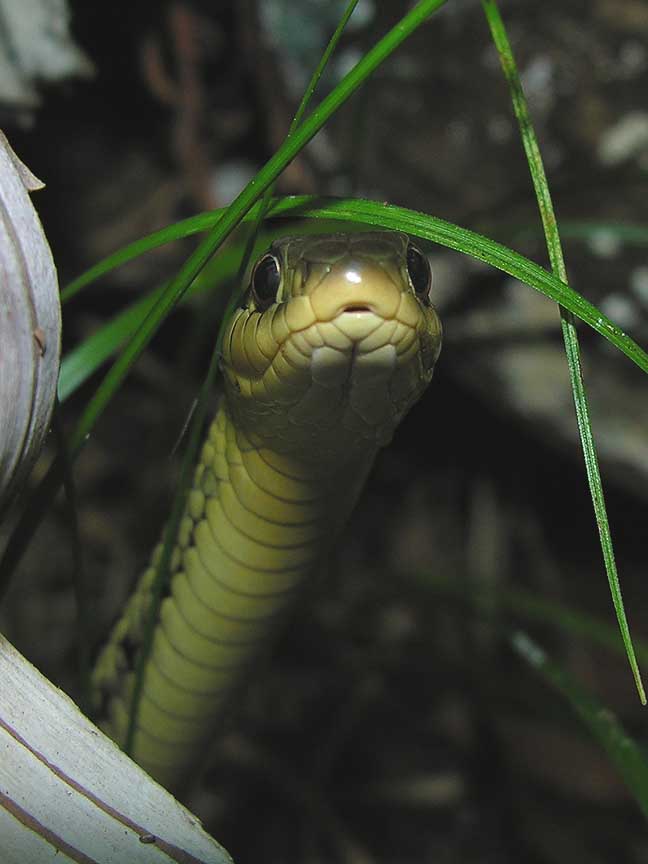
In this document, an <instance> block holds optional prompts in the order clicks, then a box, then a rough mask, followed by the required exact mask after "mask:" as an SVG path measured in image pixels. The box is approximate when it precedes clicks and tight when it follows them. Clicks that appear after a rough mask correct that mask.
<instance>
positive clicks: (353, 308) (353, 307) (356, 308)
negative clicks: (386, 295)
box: [342, 303, 371, 312]
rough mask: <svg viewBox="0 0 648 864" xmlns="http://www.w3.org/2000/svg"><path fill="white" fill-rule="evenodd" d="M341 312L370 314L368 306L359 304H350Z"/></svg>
mask: <svg viewBox="0 0 648 864" xmlns="http://www.w3.org/2000/svg"><path fill="white" fill-rule="evenodd" d="M342 312H371V309H370V308H369V306H364V305H361V304H360V303H351V304H349V305H348V306H345V307H344V308H343V309H342Z"/></svg>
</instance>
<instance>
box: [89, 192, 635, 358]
mask: <svg viewBox="0 0 648 864" xmlns="http://www.w3.org/2000/svg"><path fill="white" fill-rule="evenodd" d="M221 213H222V211H218V212H216V213H214V214H207V215H205V214H201V215H199V216H192V217H190V218H189V219H185V220H183V221H182V222H178V223H176V224H175V225H173V226H171V227H170V228H165V229H164V231H160V232H157V233H156V234H151V235H149V236H148V237H146V238H144V241H145V245H146V249H147V250H149V249H153V248H155V247H157V246H159V245H162V243H164V242H169V240H171V239H174V240H177V239H181V238H183V237H188V236H191V235H192V234H196V233H199V232H200V231H204V230H205V229H206V228H207V227H210V226H213V225H214V224H216V223H217V222H218V220H219V218H220V214H221ZM255 214H256V211H254V210H253V211H251V212H250V213H249V214H248V215H247V216H246V219H253V218H255ZM268 215H269V217H271V218H273V219H274V218H285V219H291V220H294V219H296V218H302V219H311V220H319V219H323V220H327V225H326V230H331V227H330V222H331V221H337V222H338V223H344V224H345V225H346V226H349V225H350V226H352V227H353V229H354V230H357V229H358V226H359V225H360V224H362V225H364V226H373V227H380V228H391V229H393V230H395V231H404V232H406V233H408V234H412V235H413V236H416V237H420V238H421V239H422V240H427V241H429V242H430V243H437V244H439V245H441V246H445V247H447V248H448V249H454V250H455V251H457V252H462V253H463V254H465V255H470V256H471V257H472V258H475V259H476V260H478V261H483V262H484V263H486V264H488V265H489V266H491V267H497V268H498V269H499V270H501V271H502V272H504V273H508V274H509V275H510V276H513V277H515V278H516V279H518V280H519V281H520V282H524V283H525V284H526V285H528V286H529V287H531V288H534V289H535V290H536V291H539V292H540V293H541V294H544V295H545V296H546V297H549V298H550V299H551V300H554V301H556V302H557V303H560V304H561V305H562V306H565V308H567V309H569V310H570V311H571V312H573V313H574V315H576V316H577V317H578V318H580V319H581V321H583V322H584V323H585V324H587V325H588V326H590V327H591V328H592V329H593V330H595V331H596V332H597V333H599V334H600V335H601V336H603V337H604V338H605V339H607V340H608V341H609V342H611V343H612V344H613V345H614V346H615V347H616V348H618V349H619V350H620V351H621V352H622V353H623V354H625V355H626V356H627V357H628V358H629V359H630V360H632V362H633V363H635V364H636V365H637V366H638V367H639V368H640V369H642V370H643V371H644V372H648V353H646V352H645V351H644V350H643V348H641V347H640V346H639V345H638V344H637V343H636V342H635V341H634V340H633V339H631V338H630V337H629V336H628V335H627V334H626V333H625V332H624V331H623V330H622V329H621V328H620V327H618V326H617V325H616V324H614V322H613V321H612V320H611V319H610V318H609V317H608V316H607V315H605V314H604V313H603V312H601V310H600V309H598V308H597V307H596V306H594V304H592V303H590V302H589V300H586V299H585V298H584V297H582V296H581V295H580V294H579V293H578V292H577V291H574V289H573V288H571V287H570V286H569V285H567V284H565V283H564V282H563V281H561V280H560V279H558V278H556V277H555V276H554V275H553V274H551V273H549V272H548V271H547V270H545V269H544V268H543V267H540V265H539V264H536V263H535V262H534V261H531V260H530V259H528V258H525V257H524V256H523V255H520V254H519V253H518V252H515V251H514V250H513V249H509V248H508V247H507V246H502V245H501V244H500V243H496V242H495V241H494V240H491V239H490V238H488V237H484V236H483V235H482V234H477V233H475V232H474V231H470V230H468V229H467V228H462V227H461V226H459V225H454V224H452V223H451V222H446V221H445V220H444V219H440V218H438V217H436V216H430V215H428V214H427V213H420V212H418V211H416V210H408V209H407V208H405V207H396V206H395V205H392V204H384V203H382V202H377V201H368V200H365V199H362V198H357V199H355V198H354V199H345V198H319V197H313V196H307V195H304V196H293V197H289V198H281V199H276V200H275V201H274V202H273V204H272V207H271V209H270V211H269V214H268ZM302 230H303V231H306V230H313V229H312V228H310V229H309V228H308V226H306V228H304V229H301V228H300V231H302ZM277 233H280V232H277ZM138 242H139V241H138ZM135 246H136V244H131V246H129V247H126V249H128V252H129V254H128V257H127V258H126V259H124V258H123V256H122V253H123V252H124V250H123V249H122V250H119V253H115V255H114V256H110V257H108V258H106V259H105V260H104V261H103V262H101V266H102V274H103V273H107V272H109V271H110V270H113V269H115V268H116V267H118V266H119V264H120V263H123V260H131V259H132V258H134V257H136V254H138V253H137V252H136V250H135V248H134V247H135ZM93 269H94V268H93ZM89 274H90V271H88V272H87V273H85V274H82V276H81V277H79V278H80V280H82V281H83V284H90V282H91V281H92V279H90V278H89ZM86 277H88V278H86ZM94 278H98V277H94ZM75 281H76V280H75Z"/></svg>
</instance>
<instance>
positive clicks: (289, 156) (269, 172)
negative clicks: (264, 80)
mask: <svg viewBox="0 0 648 864" xmlns="http://www.w3.org/2000/svg"><path fill="white" fill-rule="evenodd" d="M444 2H445V0H420V2H419V3H417V4H416V6H415V7H414V8H413V9H412V10H411V12H409V13H408V14H407V15H405V16H404V17H403V18H402V19H401V20H400V21H399V22H398V24H397V25H396V26H395V27H393V28H392V29H391V30H390V31H389V33H388V34H387V35H386V36H384V37H383V38H382V39H381V40H379V42H377V43H376V45H374V47H373V48H372V49H371V50H369V51H368V52H367V54H365V56H364V57H363V58H362V59H361V60H360V61H359V62H358V63H357V65H356V66H354V68H353V69H351V71H350V72H348V73H347V75H346V76H345V77H344V78H343V79H342V81H341V82H340V83H339V84H338V85H337V87H336V88H335V89H334V90H333V91H332V92H331V93H330V94H329V95H328V96H327V97H326V98H325V99H324V100H323V101H322V103H321V104H320V106H319V107H318V108H317V109H316V110H315V111H314V112H313V113H312V114H311V115H310V116H309V117H308V118H307V119H306V120H305V121H304V123H303V124H302V125H301V126H300V127H299V129H297V130H296V131H295V133H294V134H293V135H291V136H290V137H289V138H287V139H286V141H285V142H284V144H283V146H282V147H281V148H280V149H279V150H278V151H277V152H276V153H275V154H274V156H272V157H271V158H270V159H269V160H268V162H267V163H266V164H265V165H264V166H263V168H261V170H260V171H259V172H258V174H257V175H256V176H255V177H254V178H253V179H252V180H251V181H250V183H248V185H247V186H246V187H245V188H244V189H243V191H242V192H241V193H240V194H239V195H238V197H237V198H236V199H235V200H234V201H233V202H232V203H231V205H230V206H229V207H228V208H227V209H226V210H225V211H223V213H222V214H221V217H220V219H219V220H218V222H217V223H216V225H215V226H214V227H213V228H212V229H211V231H210V233H209V235H208V236H207V237H206V238H205V239H204V240H203V241H202V242H201V244H200V245H199V246H198V248H197V249H196V250H195V251H194V252H193V253H192V254H191V255H190V256H189V258H188V259H187V261H186V262H185V264H184V265H183V266H182V267H181V268H180V271H179V272H178V274H177V275H176V276H175V277H174V278H173V279H172V280H171V282H170V284H169V286H168V288H167V289H166V291H165V292H164V293H163V294H162V295H161V297H160V298H159V299H158V301H157V303H156V305H155V306H154V307H153V309H152V310H151V312H150V313H149V314H148V316H147V317H146V318H145V319H144V321H143V323H142V325H141V327H140V328H139V329H138V331H137V332H136V333H135V334H134V335H133V337H132V338H131V340H130V341H129V343H128V344H127V345H126V346H125V348H124V350H123V351H122V353H121V354H120V355H119V357H118V358H117V360H116V361H115V363H114V364H113V365H112V367H111V368H110V370H109V371H108V373H107V374H106V376H105V378H104V380H103V381H102V382H101V384H100V385H99V387H98V389H97V392H96V393H95V395H94V396H93V397H92V399H91V400H90V402H89V404H88V406H87V407H86V409H85V410H84V412H83V414H82V416H81V418H80V420H79V422H78V424H77V427H76V429H75V431H74V433H73V435H72V438H71V441H70V452H71V454H72V456H73V457H74V456H75V455H76V454H77V453H78V451H79V450H80V448H81V447H82V446H83V443H84V441H85V440H86V438H87V436H88V435H89V434H90V431H91V429H92V427H93V426H94V424H95V423H96V422H97V420H98V419H99V417H100V416H101V414H102V413H103V411H104V410H105V408H106V406H107V405H108V403H109V402H110V400H111V399H112V397H113V395H114V394H115V392H116V391H117V389H118V388H119V387H120V385H121V382H122V381H123V379H124V377H125V376H126V375H127V374H128V371H129V370H130V369H131V367H132V365H133V363H134V362H135V361H136V360H137V358H138V357H139V355H140V354H141V353H142V351H143V350H144V348H145V347H146V345H148V343H149V342H150V340H151V338H152V337H153V335H154V334H155V332H156V331H157V329H158V328H159V326H160V324H161V322H162V321H163V320H164V318H166V316H167V315H168V314H169V313H170V312H171V310H172V309H173V308H174V306H175V305H176V304H177V303H178V301H179V300H180V298H181V296H182V295H183V294H184V292H185V291H186V290H187V288H188V287H189V285H190V284H191V283H192V282H193V280H194V279H195V278H196V276H197V275H198V273H199V272H200V271H201V270H202V268H203V267H204V266H205V264H206V263H207V261H208V260H209V259H210V257H211V256H212V255H213V254H214V252H215V251H216V250H217V249H218V248H219V246H220V245H221V244H222V243H223V242H224V241H225V240H226V239H227V237H228V236H229V235H230V234H231V233H232V231H233V230H234V229H235V228H236V226H237V225H238V223H239V222H240V221H241V220H242V218H243V217H244V216H245V214H246V213H247V212H248V211H249V210H250V209H251V207H252V205H253V204H254V202H255V201H256V200H257V199H258V198H259V197H260V196H261V195H262V194H263V192H264V191H265V189H266V188H267V187H268V186H269V185H270V184H271V183H272V182H274V180H275V179H276V178H277V177H278V176H279V174H280V173H281V172H282V171H283V170H284V168H285V167H286V166H287V165H288V164H289V163H290V162H291V161H292V160H293V159H294V157H295V156H296V155H297V153H298V152H299V151H300V150H302V149H303V148H304V147H305V146H306V144H307V143H308V142H309V141H310V140H311V139H312V138H313V137H314V136H315V135H316V134H317V132H319V131H320V129H321V128H322V127H323V126H324V124H325V123H326V122H327V121H328V120H329V118H330V117H331V116H332V114H333V113H334V112H335V111H336V110H337V109H338V108H339V107H340V106H341V105H342V104H343V103H344V102H345V101H346V100H347V99H349V97H350V96H352V95H353V93H354V92H355V91H356V90H357V89H358V87H360V85H361V84H362V83H363V82H364V81H365V80H366V78H367V77H368V76H369V75H371V74H372V73H373V72H374V71H375V70H376V69H377V67H378V66H379V65H380V64H381V63H382V62H384V61H385V60H386V59H387V58H388V57H389V56H390V55H391V54H392V53H393V52H394V51H395V50H396V48H398V46H399V45H400V44H401V43H402V42H403V41H404V40H405V39H406V38H407V37H408V36H409V35H410V34H411V33H413V32H414V30H416V29H417V28H418V27H420V26H421V24H423V23H424V22H425V21H426V20H427V18H429V16H430V15H431V14H432V13H433V12H434V11H436V10H437V9H438V8H439V7H440V6H442V5H443V3H444Z"/></svg>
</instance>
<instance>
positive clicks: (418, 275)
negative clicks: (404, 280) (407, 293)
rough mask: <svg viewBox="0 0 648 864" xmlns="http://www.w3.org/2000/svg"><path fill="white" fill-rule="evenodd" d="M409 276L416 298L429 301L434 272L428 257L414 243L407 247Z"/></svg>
mask: <svg viewBox="0 0 648 864" xmlns="http://www.w3.org/2000/svg"><path fill="white" fill-rule="evenodd" d="M407 275H408V276H409V280H410V285H411V286H412V288H413V289H414V293H415V294H416V296H417V297H418V298H419V299H421V300H427V299H428V295H429V293H430V288H431V287H432V270H431V269H430V262H429V261H428V259H427V257H426V256H425V255H424V254H423V253H422V252H421V250H420V249H419V248H418V247H417V246H415V245H414V244H413V243H410V244H409V245H408V247H407Z"/></svg>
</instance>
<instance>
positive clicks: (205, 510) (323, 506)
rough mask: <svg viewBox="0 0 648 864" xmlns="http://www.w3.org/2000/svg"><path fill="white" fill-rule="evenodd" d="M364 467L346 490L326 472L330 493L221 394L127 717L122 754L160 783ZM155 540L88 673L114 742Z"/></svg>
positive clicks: (332, 527)
mask: <svg viewBox="0 0 648 864" xmlns="http://www.w3.org/2000/svg"><path fill="white" fill-rule="evenodd" d="M367 469H368V465H367V464H366V463H365V464H364V465H363V466H358V470H357V471H356V472H353V471H351V472H347V477H346V482H347V484H350V485H349V490H350V492H351V494H349V495H347V496H344V495H341V494H340V478H336V480H335V487H336V491H335V495H332V494H331V491H332V488H333V484H332V482H328V483H327V482H326V481H325V479H324V478H323V477H322V476H321V474H319V473H317V474H313V472H312V469H311V468H310V467H309V466H308V465H304V464H300V463H298V462H297V461H296V460H294V459H291V458H290V457H289V456H286V455H283V454H278V453H276V452H273V451H270V450H263V449H257V448H255V447H253V446H252V445H251V444H250V442H249V441H247V440H246V438H245V436H244V434H243V433H242V432H241V431H240V430H238V431H237V430H236V429H235V427H234V424H233V423H232V421H231V419H230V417H229V413H228V411H227V407H226V403H225V402H224V401H223V402H222V403H221V407H220V409H219V411H218V413H217V414H216V417H215V419H214V421H213V422H212V424H211V427H210V429H209V432H208V435H207V438H206V441H205V443H204V444H203V447H202V451H201V456H200V461H199V464H198V466H197V468H196V471H195V475H194V481H193V485H192V488H191V490H190V492H189V494H188V499H187V504H186V509H185V514H184V516H183V518H182V521H181V523H180V527H179V531H178V537H177V542H176V545H175V547H174V550H173V554H172V559H171V581H170V586H169V591H170V593H169V596H167V597H165V598H164V600H163V601H162V606H161V609H160V616H159V621H158V624H157V626H156V629H155V634H154V639H153V647H152V651H151V655H150V659H149V662H148V664H147V668H146V672H145V677H144V685H143V691H142V696H141V702H140V706H139V712H138V718H137V726H136V733H135V738H134V746H133V753H132V755H133V758H134V759H135V760H136V761H137V762H139V763H140V764H141V765H142V766H143V767H144V768H146V770H147V771H148V772H149V773H151V774H152V775H153V776H155V777H156V778H157V779H159V780H160V781H161V782H164V783H165V784H168V785H174V784H176V783H177V782H178V781H179V780H180V779H181V778H182V774H183V773H184V771H185V770H187V768H188V766H191V764H192V763H193V762H194V761H195V759H194V757H195V756H197V755H198V754H200V753H201V751H202V750H203V748H204V743H205V739H207V738H209V737H211V735H212V734H213V731H214V728H215V727H216V725H217V723H218V720H219V717H220V715H221V714H222V707H223V702H224V701H225V700H226V699H227V697H228V696H229V695H230V691H231V689H232V687H233V685H234V684H235V683H236V682H237V681H239V680H240V678H241V674H242V673H243V671H244V669H245V667H246V666H247V665H248V664H249V662H250V660H251V659H252V658H253V657H254V655H255V654H256V653H257V651H258V649H259V646H260V644H262V643H263V642H264V637H265V636H266V634H267V631H268V629H269V627H270V626H271V625H272V623H273V619H274V618H275V617H276V616H277V614H278V613H279V612H280V611H281V610H282V609H283V608H284V606H285V604H286V603H287V602H288V601H289V600H290V599H291V596H292V595H293V594H294V592H295V589H296V588H297V587H298V586H299V585H300V583H301V582H302V581H303V578H304V576H305V575H306V574H308V573H309V572H311V571H312V570H313V569H314V567H315V565H316V564H317V562H318V561H319V560H321V558H322V555H323V553H324V551H325V548H326V547H327V546H328V545H329V544H330V542H331V539H332V537H333V536H334V534H335V532H336V530H337V528H338V527H339V525H340V524H341V523H342V522H343V521H344V520H345V518H346V516H347V514H348V511H350V510H351V508H352V506H353V503H354V500H355V494H353V491H352V490H353V488H354V487H358V486H359V485H360V484H361V479H362V478H363V477H364V475H365V474H366V471H367ZM354 473H356V474H358V476H357V477H356V478H355V479H354V477H353V474H354ZM360 473H361V474H362V478H361V477H360V476H359V474H360ZM345 497H346V502H345ZM333 502H335V503H334V505H333ZM161 549H162V547H161V544H160V545H159V546H157V547H156V549H155V551H154V553H153V556H152V560H151V564H150V566H149V567H148V569H147V570H146V571H145V572H144V574H143V575H142V577H141V579H140V581H139V584H138V586H137V588H136V590H135V592H134V594H133V595H132V596H131V598H130V600H129V602H128V604H127V608H126V610H125V612H124V614H123V615H122V617H121V618H120V620H119V621H118V622H117V624H116V625H115V627H114V629H113V631H112V634H111V636H110V639H109V641H108V643H107V644H106V646H105V648H104V650H103V651H102V653H101V655H100V657H99V660H98V662H97V664H96V667H95V670H94V674H93V685H94V691H95V695H96V700H97V703H98V704H99V703H102V704H103V705H104V706H105V709H104V710H105V714H106V716H105V718H102V719H101V722H100V725H101V726H102V727H103V729H104V731H105V732H106V733H107V734H108V735H109V736H110V737H111V738H113V739H114V740H115V741H117V742H118V743H121V744H123V743H124V739H125V737H126V730H127V726H128V715H129V705H130V700H131V697H132V692H133V685H134V658H135V657H136V656H137V650H138V648H139V646H140V644H141V640H142V636H143V631H144V627H145V622H146V620H147V612H148V609H149V603H150V597H151V585H152V583H153V579H154V576H155V572H156V569H155V568H156V564H157V561H158V559H159V557H160V554H161Z"/></svg>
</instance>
